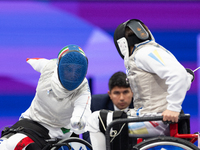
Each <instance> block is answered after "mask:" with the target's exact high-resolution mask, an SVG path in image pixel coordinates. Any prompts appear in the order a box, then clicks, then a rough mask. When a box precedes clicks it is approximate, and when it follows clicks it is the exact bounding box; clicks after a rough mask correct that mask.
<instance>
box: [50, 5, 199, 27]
mask: <svg viewBox="0 0 200 150" xmlns="http://www.w3.org/2000/svg"><path fill="white" fill-rule="evenodd" d="M52 5H53V6H55V7H58V8H60V9H62V10H65V11H67V12H71V13H73V14H75V15H77V16H80V17H82V18H83V19H85V20H87V21H89V22H91V23H93V24H94V25H96V26H99V27H101V28H103V29H107V30H109V29H110V30H112V29H113V28H116V27H117V26H118V25H119V24H120V23H122V22H124V21H126V20H128V19H132V18H138V19H141V20H142V21H143V22H144V23H145V24H146V25H147V26H148V27H149V28H150V29H152V30H154V29H156V30H160V29H164V30H166V29H167V30H171V29H178V30H181V29H188V30H191V29H200V26H199V24H200V19H198V18H199V15H200V3H199V2H74V3H73V2H66V3H64V2H52Z"/></svg>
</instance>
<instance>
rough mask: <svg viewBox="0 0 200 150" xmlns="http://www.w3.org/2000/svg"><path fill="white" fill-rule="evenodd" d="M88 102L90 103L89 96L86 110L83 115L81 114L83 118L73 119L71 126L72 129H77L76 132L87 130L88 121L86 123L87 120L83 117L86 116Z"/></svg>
mask: <svg viewBox="0 0 200 150" xmlns="http://www.w3.org/2000/svg"><path fill="white" fill-rule="evenodd" d="M88 102H89V96H88V100H87V102H86V105H85V108H84V110H83V113H82V114H81V117H80V118H79V117H75V118H72V119H71V126H72V128H74V129H76V130H82V129H84V128H85V126H86V121H85V119H84V118H83V115H84V113H85V110H86V107H87V105H88ZM77 120H79V121H77Z"/></svg>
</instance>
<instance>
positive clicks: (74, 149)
mask: <svg viewBox="0 0 200 150" xmlns="http://www.w3.org/2000/svg"><path fill="white" fill-rule="evenodd" d="M61 146H65V148H63V149H64V150H79V149H81V150H92V146H91V144H90V143H88V142H87V141H85V140H83V139H80V138H78V137H70V138H66V139H63V140H60V141H59V142H58V143H56V144H54V145H53V147H52V148H51V149H50V150H58V149H59V148H60V147H61ZM59 150H60V149H59Z"/></svg>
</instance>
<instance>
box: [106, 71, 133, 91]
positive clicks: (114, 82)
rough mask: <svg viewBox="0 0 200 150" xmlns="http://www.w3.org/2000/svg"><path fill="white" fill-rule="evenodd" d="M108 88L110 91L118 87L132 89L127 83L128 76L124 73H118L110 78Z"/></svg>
mask: <svg viewBox="0 0 200 150" xmlns="http://www.w3.org/2000/svg"><path fill="white" fill-rule="evenodd" d="M108 86H109V90H110V91H111V90H112V89H113V88H114V87H116V86H118V87H124V88H128V87H130V85H129V84H128V83H127V82H126V74H125V73H124V72H122V71H118V72H116V73H114V74H113V75H112V76H111V77H110V79H109V83H108Z"/></svg>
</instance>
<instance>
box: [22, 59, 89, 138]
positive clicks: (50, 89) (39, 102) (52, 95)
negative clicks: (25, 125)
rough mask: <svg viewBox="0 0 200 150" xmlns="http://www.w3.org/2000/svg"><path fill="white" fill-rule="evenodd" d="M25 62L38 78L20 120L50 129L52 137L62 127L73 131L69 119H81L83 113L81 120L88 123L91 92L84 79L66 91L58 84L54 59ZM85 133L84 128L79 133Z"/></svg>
mask: <svg viewBox="0 0 200 150" xmlns="http://www.w3.org/2000/svg"><path fill="white" fill-rule="evenodd" d="M27 62H28V63H29V64H30V65H31V66H32V67H33V68H34V69H35V70H36V71H38V72H40V73H41V75H40V79H39V81H38V85H37V89H36V94H35V97H34V99H33V101H32V103H31V105H30V107H29V108H28V109H27V110H26V111H25V112H24V113H23V114H22V115H21V117H20V118H29V119H32V120H34V121H37V122H39V123H41V124H42V125H43V126H45V127H46V128H48V129H49V130H52V134H54V135H52V137H54V136H58V135H59V134H62V132H60V131H61V130H60V129H61V128H66V129H71V130H72V131H73V128H72V127H71V126H70V119H73V121H74V120H77V119H80V117H81V115H82V113H83V112H84V110H85V112H84V115H83V119H84V120H87V118H88V116H89V115H90V114H91V111H90V104H91V93H90V89H89V86H88V81H87V79H86V78H85V79H84V81H83V82H82V83H81V85H80V86H79V87H78V88H77V89H75V90H73V91H67V90H66V89H64V88H63V86H62V85H61V84H60V82H59V79H58V75H57V60H56V59H52V60H47V59H28V60H27ZM77 121H79V120H77ZM53 130H54V131H55V133H53ZM56 131H58V133H57V134H56ZM84 131H85V130H84V129H83V130H82V131H80V132H78V133H82V132H84ZM50 133H51V132H50ZM75 133H76V132H75Z"/></svg>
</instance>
